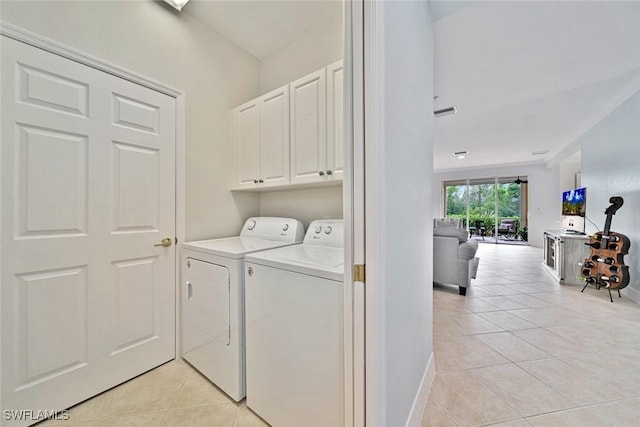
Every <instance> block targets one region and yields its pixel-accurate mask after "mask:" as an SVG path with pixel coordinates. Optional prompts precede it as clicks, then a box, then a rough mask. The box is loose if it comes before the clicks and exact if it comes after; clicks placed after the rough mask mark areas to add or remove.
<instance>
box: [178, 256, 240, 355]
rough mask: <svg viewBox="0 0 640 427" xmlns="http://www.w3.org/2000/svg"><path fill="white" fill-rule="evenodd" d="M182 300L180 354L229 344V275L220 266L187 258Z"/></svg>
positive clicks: (224, 268)
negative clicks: (215, 345) (215, 342)
mask: <svg viewBox="0 0 640 427" xmlns="http://www.w3.org/2000/svg"><path fill="white" fill-rule="evenodd" d="M186 262H187V268H186V269H185V271H186V276H187V277H186V284H185V287H186V288H185V293H184V295H183V299H182V313H183V319H184V320H183V321H184V324H183V325H182V326H183V327H182V330H183V346H182V349H183V353H188V352H189V351H191V350H193V349H195V348H197V347H204V346H206V345H210V344H211V342H212V341H217V342H218V343H220V344H223V345H225V346H228V345H229V342H230V325H231V318H230V305H231V295H230V288H229V285H230V276H229V270H228V269H227V268H226V267H224V266H221V265H216V264H212V263H209V262H205V261H200V260H196V259H193V258H187V260H186Z"/></svg>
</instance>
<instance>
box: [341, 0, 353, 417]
mask: <svg viewBox="0 0 640 427" xmlns="http://www.w3.org/2000/svg"><path fill="white" fill-rule="evenodd" d="M351 7H352V2H351V0H346V1H345V2H344V3H343V9H342V10H343V31H344V38H343V43H344V45H343V52H344V53H343V67H344V68H343V76H344V80H343V85H344V86H343V88H344V89H343V90H344V99H343V102H344V108H343V111H344V116H345V117H346V118H347V119H346V120H345V121H344V130H343V132H344V144H343V150H344V164H345V165H352V164H353V127H354V121H353V96H352V92H353V77H352V73H353V62H354V58H353V50H352V48H351V40H352V38H353V36H352V32H353V27H352V24H351ZM343 181H344V185H343V187H342V199H343V200H342V203H343V215H344V219H345V221H344V265H345V275H344V316H343V319H344V329H343V331H344V332H343V333H344V425H345V427H352V426H353V425H354V400H355V396H354V378H353V377H354V365H355V363H356V361H355V359H354V354H353V347H354V342H353V338H354V325H353V323H354V322H353V321H354V319H353V314H354V313H353V311H354V306H353V274H352V271H351V266H352V265H353V264H354V262H353V245H354V238H353V225H354V221H355V218H354V214H353V167H345V168H344V173H343Z"/></svg>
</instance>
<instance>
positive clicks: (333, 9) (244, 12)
mask: <svg viewBox="0 0 640 427" xmlns="http://www.w3.org/2000/svg"><path fill="white" fill-rule="evenodd" d="M182 10H183V11H184V12H186V13H188V14H190V15H192V16H194V17H196V18H198V19H199V20H201V21H202V22H204V23H205V24H207V25H209V26H210V27H212V28H215V29H216V31H218V32H219V33H221V34H222V35H223V36H225V37H226V38H228V39H229V40H231V41H232V42H234V43H235V44H236V45H238V46H240V47H241V48H242V49H244V50H246V51H247V52H249V53H251V54H252V55H253V56H255V57H256V58H258V59H263V58H265V57H267V56H269V55H270V54H272V53H274V52H276V51H278V50H280V49H282V48H283V47H285V46H286V45H288V44H290V43H291V42H292V41H294V40H295V39H296V38H297V37H300V36H301V35H303V34H305V33H307V32H311V31H313V30H316V29H318V28H321V27H322V26H324V25H327V23H329V22H335V20H340V19H342V2H341V1H337V0H289V1H281V0H234V1H228V0H227V1H225V0H217V1H216V0H191V1H189V3H187V5H186V6H185V7H184V8H183V9H182Z"/></svg>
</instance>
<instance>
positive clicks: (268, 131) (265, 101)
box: [259, 85, 290, 187]
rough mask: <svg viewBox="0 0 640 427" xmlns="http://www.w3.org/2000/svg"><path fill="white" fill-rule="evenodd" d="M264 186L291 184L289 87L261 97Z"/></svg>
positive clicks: (262, 176) (261, 147)
mask: <svg viewBox="0 0 640 427" xmlns="http://www.w3.org/2000/svg"><path fill="white" fill-rule="evenodd" d="M259 107H260V108H259V109H260V160H261V166H260V169H261V173H260V179H261V180H262V181H263V182H262V183H261V185H262V186H265V187H266V186H276V185H286V184H289V167H290V166H289V85H287V86H284V87H282V88H280V89H276V90H274V91H272V92H270V93H268V94H266V95H263V96H261V97H260V100H259Z"/></svg>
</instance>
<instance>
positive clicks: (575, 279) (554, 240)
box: [542, 230, 591, 285]
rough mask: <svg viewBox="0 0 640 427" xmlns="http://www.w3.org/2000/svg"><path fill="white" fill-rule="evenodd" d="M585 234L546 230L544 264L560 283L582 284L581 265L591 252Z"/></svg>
mask: <svg viewBox="0 0 640 427" xmlns="http://www.w3.org/2000/svg"><path fill="white" fill-rule="evenodd" d="M588 242H589V239H588V238H587V236H586V235H585V234H581V233H567V232H566V231H565V230H545V231H544V247H543V249H544V261H543V263H542V265H544V266H545V267H546V269H547V271H549V272H550V273H551V274H552V275H553V277H555V278H556V279H557V280H558V283H560V284H561V285H563V284H572V285H582V284H584V280H583V279H582V276H581V274H580V265H579V263H582V262H583V261H584V260H585V259H586V258H588V257H589V255H590V254H591V250H590V248H589V246H587V245H585V243H588Z"/></svg>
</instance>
